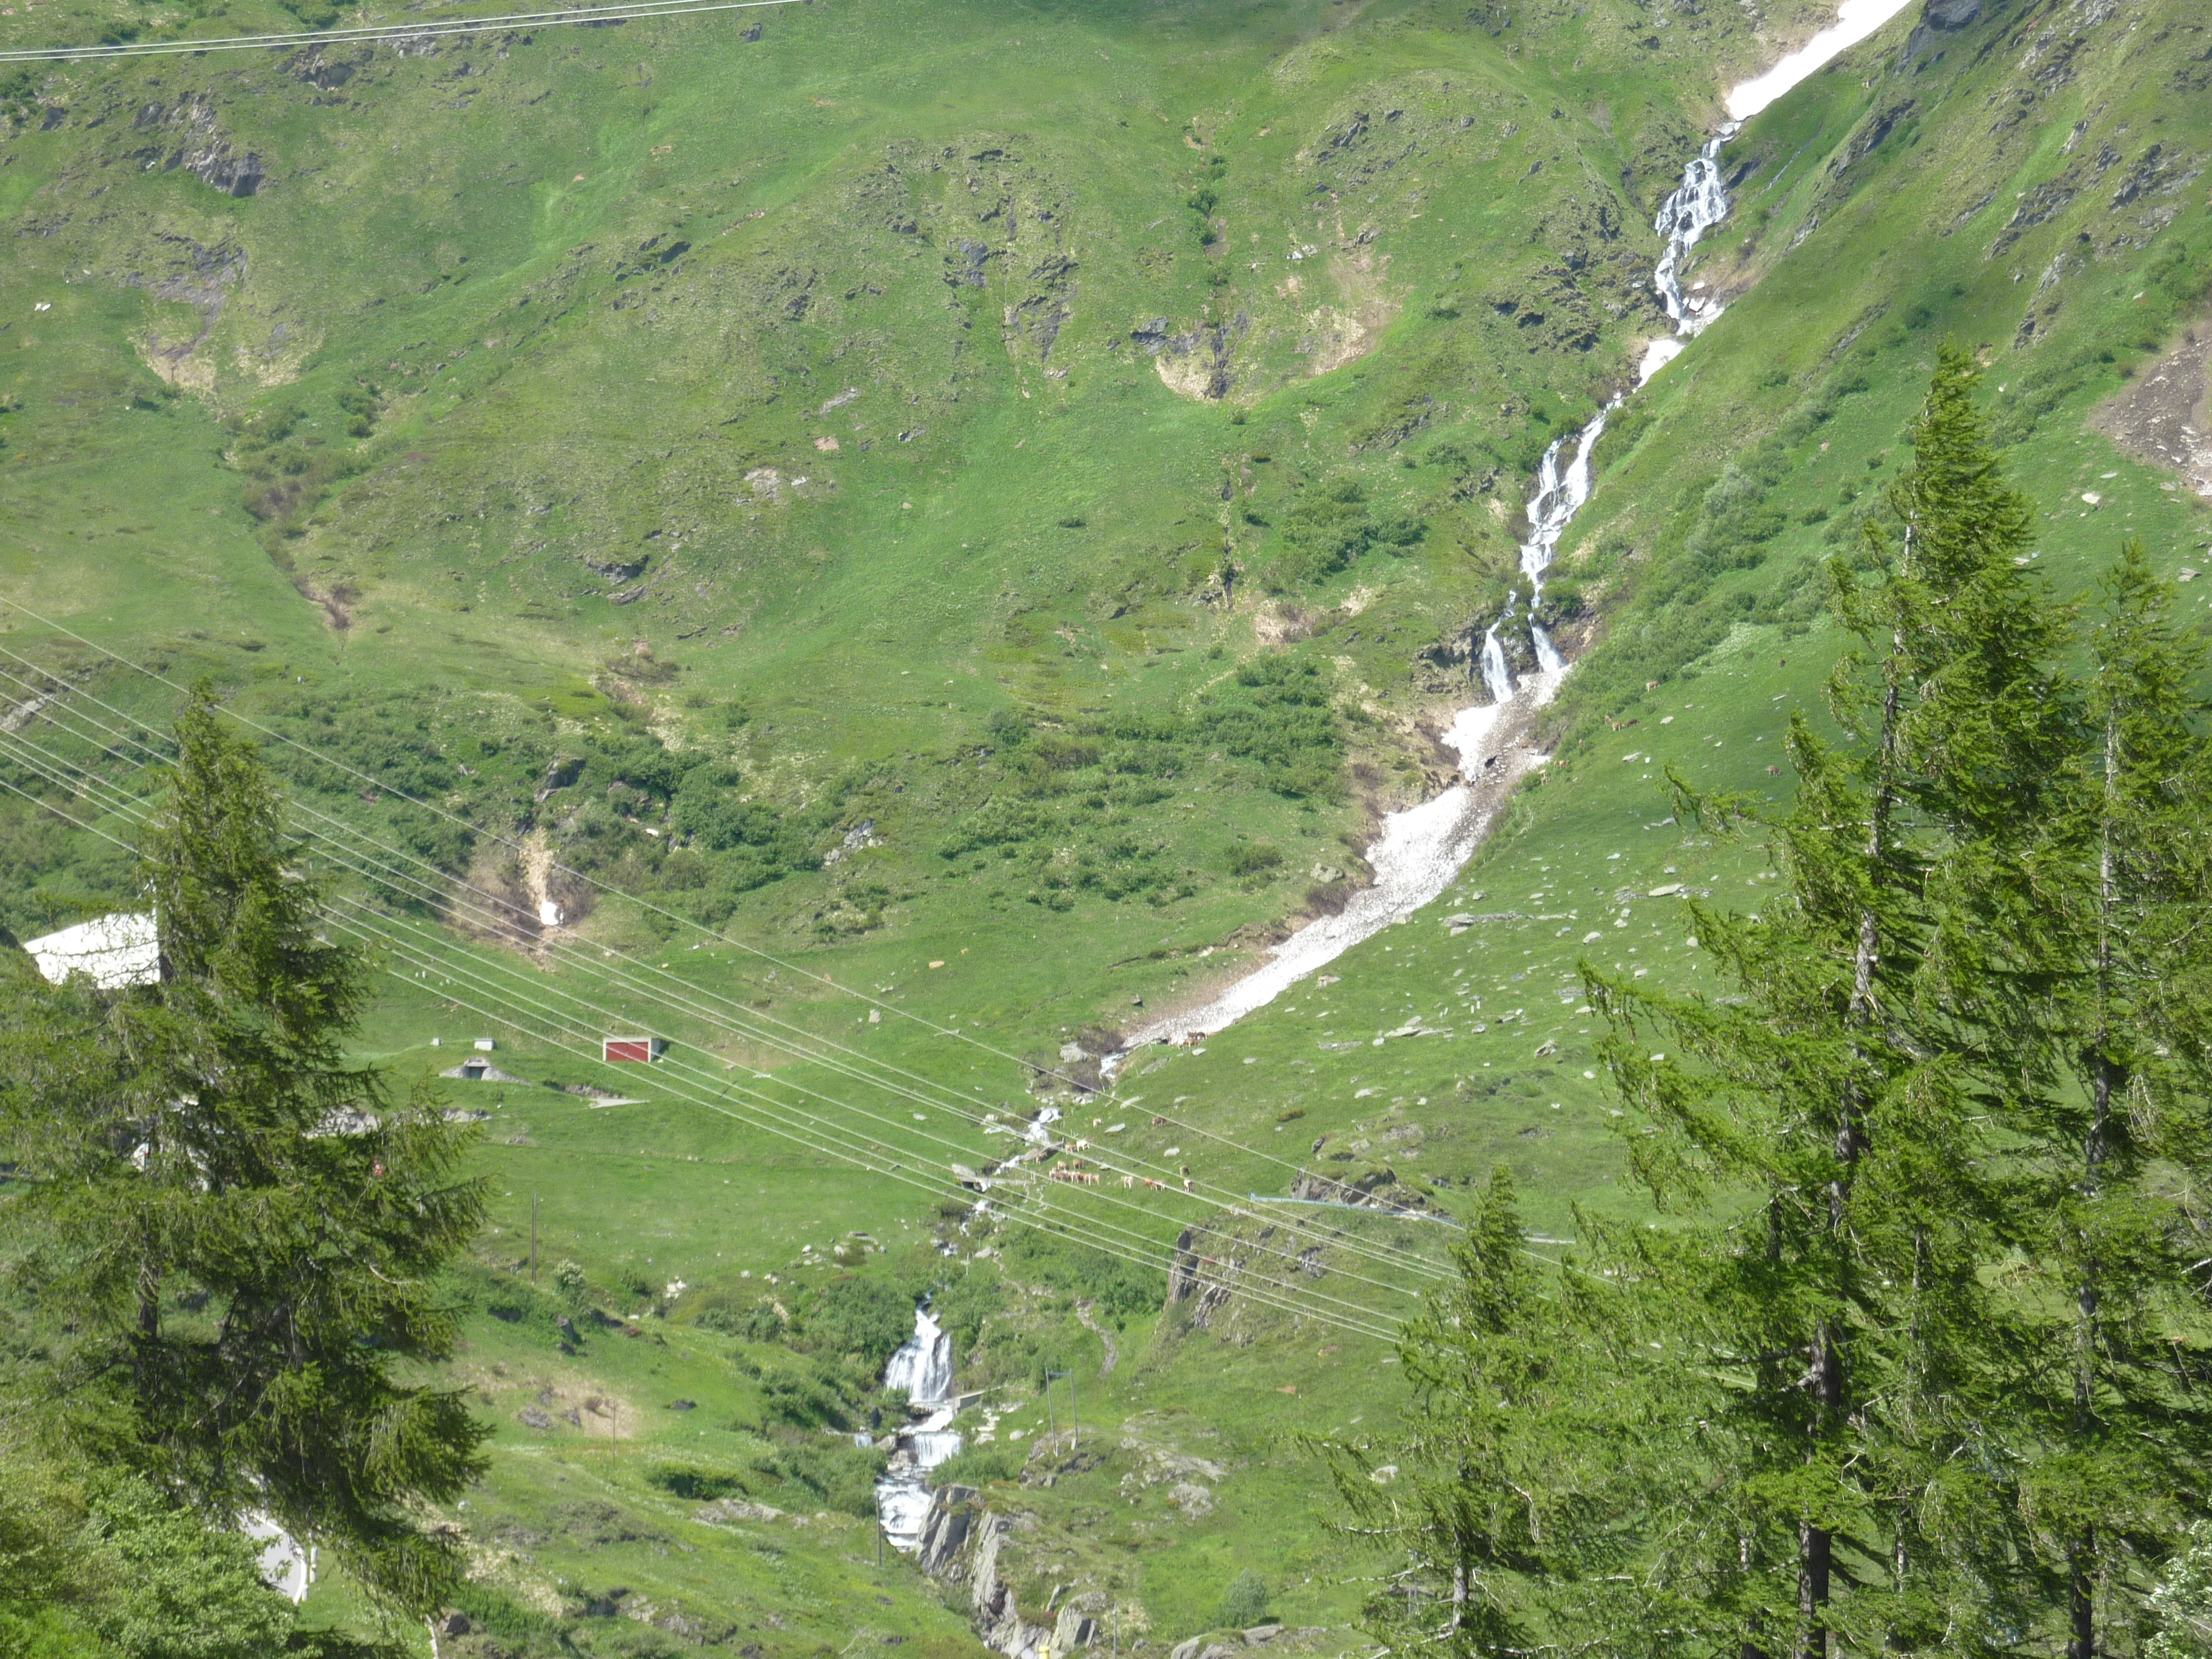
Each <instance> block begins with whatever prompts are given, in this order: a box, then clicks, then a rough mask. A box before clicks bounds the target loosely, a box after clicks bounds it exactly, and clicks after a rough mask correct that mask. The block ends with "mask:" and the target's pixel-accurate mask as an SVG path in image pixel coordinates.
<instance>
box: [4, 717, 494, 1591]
mask: <svg viewBox="0 0 2212 1659" xmlns="http://www.w3.org/2000/svg"><path fill="white" fill-rule="evenodd" d="M177 739H178V745H179V751H180V758H179V763H178V764H177V766H176V768H175V770H174V773H173V776H172V778H171V780H170V783H171V788H170V793H169V795H168V798H167V802H166V803H165V805H163V807H162V809H161V811H160V813H159V814H158V816H157V817H156V818H155V820H154V822H153V823H151V824H150V825H149V829H148V831H147V833H146V835H145V837H144V842H143V863H142V872H143V882H144V886H145V890H146V891H147V894H148V896H149V898H150V900H151V902H152V904H153V907H154V910H155V917H156V921H157V926H158V932H159V935H160V941H161V963H162V977H161V981H160V982H159V983H157V984H149V985H143V986H137V987H130V988H126V989H123V990H120V991H114V992H103V991H98V990H95V989H94V988H93V987H91V986H90V985H89V984H88V981H85V980H83V979H82V977H79V978H76V979H73V980H72V981H70V983H69V984H68V985H66V986H64V987H44V986H43V985H42V984H39V983H37V982H35V981H33V983H31V984H28V985H26V986H25V987H23V989H22V991H21V994H18V995H11V997H10V998H9V1000H8V1007H7V1012H6V1013H5V1015H4V1016H0V1019H3V1020H4V1030H0V1110H4V1113H5V1117H4V1128H5V1133H6V1134H7V1137H8V1139H9V1143H10V1146H11V1149H12V1150H13V1152H14V1154H15V1156H16V1157H17V1158H19V1159H21V1167H22V1169H23V1170H24V1171H25V1172H26V1173H27V1175H29V1176H32V1177H33V1179H32V1181H31V1182H30V1185H29V1187H28V1189H27V1198H26V1199H25V1200H23V1204H24V1208H25V1210H26V1211H27V1212H28V1215H29V1217H30V1218H31V1219H32V1220H33V1223H34V1225H36V1226H37V1227H38V1228H39V1229H40V1235H39V1236H40V1240H41V1243H42V1251H41V1255H42V1258H43V1259H42V1260H41V1261H39V1262H38V1263H37V1264H36V1266H35V1267H34V1270H33V1272H32V1273H28V1274H27V1276H26V1278H27V1288H28V1290H29V1291H30V1292H31V1294H32V1295H33V1297H34V1298H35V1300H36V1303H37V1305H38V1308H39V1310H40V1313H41V1316H43V1317H44V1318H45V1319H46V1320H47V1321H48V1322H50V1324H51V1327H52V1331H53V1347H52V1357H51V1360H50V1363H49V1364H47V1365H46V1367H45V1368H43V1370H42V1371H41V1372H40V1373H38V1374H34V1375H33V1376H31V1377H30V1378H28V1379H27V1383H26V1384H25V1386H24V1387H23V1389H21V1393H22V1394H23V1395H24V1399H23V1401H22V1403H23V1404H24V1405H25V1406H27V1407H34V1408H36V1409H38V1410H40V1411H41V1412H43V1413H45V1414H46V1416H47V1417H48V1418H49V1419H51V1421H52V1424H53V1425H54V1426H55V1427H56V1428H58V1430H59V1431H62V1432H64V1433H65V1434H66V1435H67V1436H68V1437H70V1438H71V1439H72V1440H73V1441H74V1443H76V1446H77V1447H78V1448H79V1449H80V1450H81V1451H82V1452H84V1453H87V1454H89V1455H91V1456H92V1457H93V1458H94V1460H95V1461H97V1462H100V1463H102V1464H106V1465H108V1466H111V1467H116V1468H125V1469H131V1470H135V1471H137V1472H139V1473H141V1474H144V1475H145V1476H146V1477H148V1478H149V1480H151V1481H152V1482H153V1483H154V1484H155V1486H156V1487H158V1488H159V1489H161V1490H162V1491H164V1492H175V1493H179V1494H182V1495H184V1496H185V1497H186V1498H189V1500H190V1501H191V1503H192V1504H194V1505H195V1506H196V1507H197V1509H198V1510H200V1512H201V1513H202V1514H203V1515H204V1516H205V1517H206V1518H207V1519H208V1520H209V1521H210V1522H212V1523H215V1524H216V1525H220V1526H228V1525H229V1524H231V1523H232V1522H234V1520H235V1518H236V1517H237V1516H239V1515H240V1514H241V1513H244V1512H246V1511H250V1510H260V1511H264V1512H266V1513H269V1514H270V1515H272V1516H274V1517H275V1518H276V1520H277V1521H279V1522H281V1523H282V1524H283V1526H285V1527H286V1528H288V1529H289V1530H290V1531H291V1532H292V1533H293V1534H295V1536H297V1537H300V1538H301V1539H303V1540H307V1541H313V1543H315V1544H316V1545H318V1546H319V1547H321V1548H322V1549H323V1550H324V1551H325V1553H329V1554H333V1555H335V1556H336V1557H337V1559H339V1560H340V1561H341V1562H343V1564H344V1565H346V1566H347V1567H349V1569H351V1570H352V1571H354V1572H355V1573H356V1576H357V1577H359V1578H360V1579H361V1581H362V1583H365V1584H366V1585H368V1587H369V1588H370V1589H371V1590H372V1591H373V1592H374V1593H375V1594H377V1595H379V1596H380V1597H381V1598H382V1599H384V1600H386V1601H387V1602H389V1603H392V1604H394V1605H397V1606H398V1607H406V1608H410V1609H415V1610H422V1609H427V1608H429V1607H435V1605H436V1604H437V1602H438V1600H439V1597H440V1594H441V1590H443V1589H445V1588H446V1587H447V1586H448V1585H449V1584H450V1583H451V1582H452V1579H453V1576H454V1573H455V1571H456V1569H457V1565H458V1548H457V1546H456V1544H455V1543H454V1541H453V1540H451V1539H449V1538H447V1537H444V1536H442V1535H440V1534H435V1533H434V1532H430V1531H426V1530H425V1529H424V1528H422V1526H421V1525H420V1524H419V1522H418V1521H417V1519H416V1506H417V1505H418V1504H420V1503H421V1502H422V1501H424V1500H430V1501H444V1500H447V1499H450V1498H453V1496H454V1495H455V1494H457V1493H458V1492H460V1491H461V1490H463V1489H464V1488H465V1486H467V1485H468V1483H469V1482H471V1480H474V1479H475V1478H476V1476H477V1474H478V1473H479V1472H480V1471H481V1469H482V1468H483V1458H482V1455H481V1453H480V1452H479V1450H478V1446H479V1443H480V1442H481V1440H482V1439H483V1434H484V1432H485V1431H483V1429H482V1428H481V1427H480V1426H479V1425H477V1424H475V1423H474V1422H473V1421H472V1420H471V1418H470V1415H469V1411H468V1407H467V1402H466V1400H465V1395H464V1394H463V1393H462V1392H461V1391H459V1390H456V1389H442V1388H436V1387H430V1386H424V1385H422V1384H420V1383H413V1382H408V1381H403V1380H402V1379H401V1377H400V1376H399V1375H398V1364H399V1362H400V1361H402V1360H403V1359H405V1358H432V1357H435V1356H437V1355H440V1354H442V1353H444V1352H447V1350H448V1349H449V1347H450V1345H451V1341H452V1337H453V1324H452V1321H451V1318H450V1316H449V1315H448V1313H447V1310H445V1308H444V1307H443V1306H442V1305H441V1300H440V1298H439V1296H438V1294H437V1292H436V1291H435V1289H434V1286H433V1281H434V1279H435V1276H436V1275H437V1273H439V1271H440V1269H441V1267H443V1266H444V1265H445V1264H446V1263H447V1261H450V1260H451V1259H452V1257H453V1255H454V1253H455V1252H456V1251H457V1250H458V1249H460V1247H461V1246H462V1245H463V1244H464V1243H465V1241H466V1240H467V1239H468V1238H469V1237H471V1236H472V1235H473V1234H474V1233H475V1231H477V1228H478V1226H479V1225H480V1223H481V1218H482V1215H483V1185H482V1182H480V1181H478V1180H477V1179H476V1178H474V1177H471V1176H468V1175H466V1174H465V1172H464V1171H463V1169H462V1164H463V1160H464V1158H465V1154H466V1150H467V1147H468V1145H469V1140H470V1136H471V1133H472V1131H471V1130H470V1129H467V1128H465V1127H460V1126H457V1125H453V1124H448V1123H447V1122H446V1121H444V1119H443V1117H442V1115H441V1112H440V1111H439V1109H437V1107H436V1104H435V1101H433V1100H432V1099H431V1098H429V1097H428V1096H427V1095H425V1094H422V1093H419V1092H418V1093H417V1094H416V1095H414V1096H412V1097H410V1098H408V1099H407V1100H406V1101H404V1103H398V1102H395V1101H393V1100H392V1098H391V1097H390V1091H389V1090H388V1088H387V1085H386V1082H385V1079H383V1078H382V1076H381V1075H380V1074H379V1073H376V1072H374V1071H372V1070H368V1069H364V1068H362V1067H359V1066H355V1065H352V1064H350V1063H349V1061H348V1060H346V1058H345V1054H344V1048H343V1045H344V1042H345V1040H346V1037H347V1035H348V1033H349V1030H350V1029H351V1027H352V1025H353V1023H354V1021H355V1019H356V1017H357V1015H358V1014H359V1012H360V1010H361V1008H362V1001H363V998H364V995H365V980H364V975H365V967H364V964H363V963H362V959H361V957H359V955H358V954H357V953H356V952H354V951H350V950H349V949H346V948H344V947H343V946H341V945H335V944H333V943H331V941H330V940H329V939H327V938H326V937H325V935H324V933H323V931H322V928H321V923H320V914H321V910H320V906H321V899H322V890H321V888H320V886H319V884H318V882H317V881H316V880H315V879H314V878H312V877H311V876H309V875H307V874H305V873H303V872H301V870H300V869H299V868H296V867H295V860H298V859H299V857H300V854H299V852H298V849H297V848H295V847H294V846H293V845H292V844H291V843H290V842H289V839H288V837H287V836H286V835H285V833H284V831H283V825H282V821H281V812H280V803H279V797H278V794H277V792H276V789H275V787H273V786H272V784H271V782H270V779H269V777H268V775H267V774H266V772H265V770H264V768H263V766H262V763H261V762H260V759H259V757H258V755H257V754H256V753H255V751H254V750H252V747H251V746H250V745H249V744H246V742H244V741H243V740H241V739H240V738H235V737H233V736H232V735H230V734H229V733H228V732H227V731H226V730H225V729H224V727H223V726H222V721H221V720H220V718H219V717H218V715H217V714H216V710H215V709H214V708H213V707H212V706H211V704H210V702H209V701H208V700H207V698H206V696H204V694H203V695H201V696H196V697H195V698H194V699H193V700H192V702H191V704H190V705H189V706H188V707H187V708H186V709H185V712H184V714H183V715H182V717H181V718H180V719H179V722H178V726H177Z"/></svg>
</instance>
